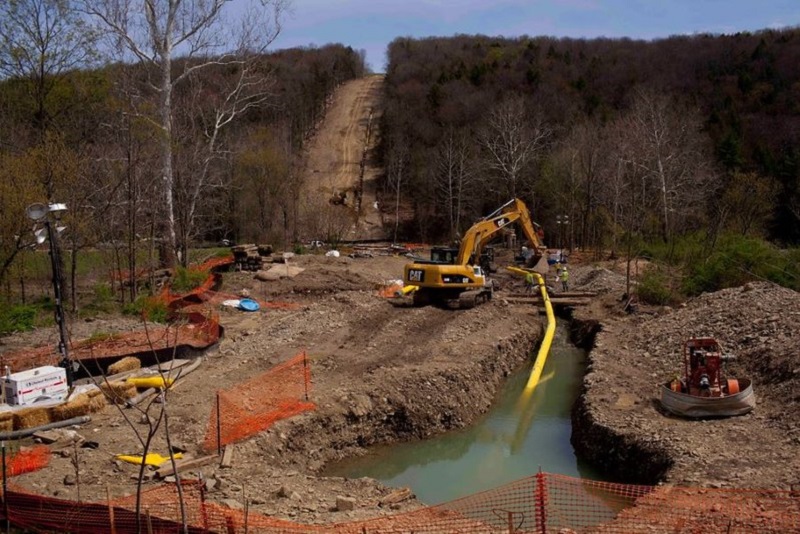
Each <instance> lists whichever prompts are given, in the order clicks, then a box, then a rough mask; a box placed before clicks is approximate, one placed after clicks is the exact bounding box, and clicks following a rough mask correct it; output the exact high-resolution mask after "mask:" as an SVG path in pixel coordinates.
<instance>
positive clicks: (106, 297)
mask: <svg viewBox="0 0 800 534" xmlns="http://www.w3.org/2000/svg"><path fill="white" fill-rule="evenodd" d="M115 308H116V299H115V298H114V293H113V292H112V291H111V287H110V286H109V285H108V284H102V283H98V284H95V286H94V291H93V294H92V297H91V300H90V301H89V302H87V303H86V304H84V305H83V306H82V307H81V315H83V316H84V317H87V316H88V317H91V316H93V315H97V314H98V313H111V312H113V311H114V309H115Z"/></svg>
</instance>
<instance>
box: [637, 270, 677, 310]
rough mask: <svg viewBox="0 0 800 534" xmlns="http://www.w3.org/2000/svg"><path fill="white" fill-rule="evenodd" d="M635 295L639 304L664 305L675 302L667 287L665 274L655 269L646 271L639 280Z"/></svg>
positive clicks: (667, 282) (674, 297) (667, 280)
mask: <svg viewBox="0 0 800 534" xmlns="http://www.w3.org/2000/svg"><path fill="white" fill-rule="evenodd" d="M636 294H637V295H638V296H639V300H640V301H641V302H644V303H647V304H658V305H662V306H663V305H665V304H669V303H670V302H672V301H674V300H677V299H676V295H674V294H673V292H672V290H671V289H670V286H669V279H668V277H667V276H666V274H665V273H664V272H663V271H662V270H660V269H657V268H655V267H650V268H649V269H647V270H646V271H645V272H644V273H643V274H642V276H641V278H640V279H639V284H638V286H637V287H636Z"/></svg>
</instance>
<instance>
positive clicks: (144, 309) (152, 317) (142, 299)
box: [122, 295, 169, 323]
mask: <svg viewBox="0 0 800 534" xmlns="http://www.w3.org/2000/svg"><path fill="white" fill-rule="evenodd" d="M122 312H123V313H125V314H126V315H138V316H140V317H142V318H144V319H145V320H147V321H152V322H154V323H166V322H167V317H168V316H169V309H168V308H167V304H166V303H165V302H164V301H163V300H161V299H157V298H155V297H149V296H146V295H140V296H138V297H137V298H136V300H134V301H133V302H132V303H130V304H127V305H126V306H125V307H124V308H123V310H122Z"/></svg>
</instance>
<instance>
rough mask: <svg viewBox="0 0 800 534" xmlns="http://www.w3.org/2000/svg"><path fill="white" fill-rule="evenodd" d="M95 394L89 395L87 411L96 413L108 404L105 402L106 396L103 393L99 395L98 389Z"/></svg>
mask: <svg viewBox="0 0 800 534" xmlns="http://www.w3.org/2000/svg"><path fill="white" fill-rule="evenodd" d="M97 393H98V394H97V395H94V396H89V413H96V412H99V411H100V410H102V409H103V408H105V407H106V405H107V404H108V403H107V402H106V398H105V397H104V396H103V395H100V393H101V392H100V391H99V390H98V391H97Z"/></svg>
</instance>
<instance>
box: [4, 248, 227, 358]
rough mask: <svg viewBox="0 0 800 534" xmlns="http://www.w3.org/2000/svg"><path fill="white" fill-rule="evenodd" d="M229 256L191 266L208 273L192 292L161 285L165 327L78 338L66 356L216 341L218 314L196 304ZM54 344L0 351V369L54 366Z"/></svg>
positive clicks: (125, 353)
mask: <svg viewBox="0 0 800 534" xmlns="http://www.w3.org/2000/svg"><path fill="white" fill-rule="evenodd" d="M232 262H233V258H232V257H225V258H213V259H211V260H209V261H207V262H205V263H203V264H201V265H200V266H198V267H194V268H193V269H196V270H200V271H205V272H208V273H209V275H208V277H207V278H206V279H205V281H204V282H203V283H202V284H201V285H200V286H199V287H197V288H195V289H193V290H192V291H190V292H188V293H185V294H181V295H177V294H173V293H171V292H170V291H169V288H165V289H164V291H162V292H161V294H160V295H158V296H156V297H155V299H157V300H160V301H162V302H163V303H165V304H166V305H167V307H168V308H169V309H170V310H172V313H171V314H170V316H169V321H170V324H169V325H167V326H163V325H158V324H154V323H146V328H143V329H141V330H136V331H133V332H123V333H119V334H114V335H111V336H109V337H108V338H106V339H100V340H81V341H76V342H74V343H71V344H70V358H71V359H72V360H76V361H83V362H85V363H86V362H94V361H96V360H100V361H101V362H106V361H114V360H117V359H119V358H123V357H125V356H141V355H146V354H152V353H153V352H160V353H169V352H170V351H174V350H181V349H183V348H193V349H204V348H207V347H209V346H211V345H213V344H214V343H216V342H217V341H218V340H219V337H220V335H221V329H220V325H219V316H218V314H216V313H213V312H210V311H208V310H204V309H202V308H199V307H197V306H196V305H197V304H199V303H202V302H203V296H204V295H205V294H206V293H209V292H212V293H213V291H212V288H213V287H214V285H216V284H217V283H218V281H219V279H218V276H219V275H217V274H215V273H214V272H212V269H216V268H218V267H221V266H224V265H228V264H230V263H232ZM57 349H58V348H57V346H55V345H46V346H42V347H36V348H33V349H22V350H17V351H10V352H6V353H3V354H0V369H5V366H8V367H9V368H11V369H12V370H13V371H14V372H16V371H22V370H25V369H32V368H34V367H38V366H41V365H55V364H56V362H58V360H59V359H60V357H61V356H60V355H59V354H58V352H57Z"/></svg>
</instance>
